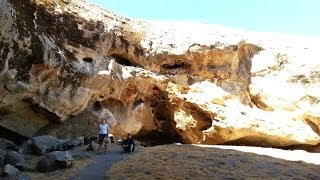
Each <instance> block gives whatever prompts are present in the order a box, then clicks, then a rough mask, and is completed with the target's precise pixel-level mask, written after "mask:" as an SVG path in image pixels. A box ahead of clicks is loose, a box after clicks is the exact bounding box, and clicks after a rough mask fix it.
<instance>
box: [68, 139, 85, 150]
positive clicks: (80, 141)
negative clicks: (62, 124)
mask: <svg viewBox="0 0 320 180" xmlns="http://www.w3.org/2000/svg"><path fill="white" fill-rule="evenodd" d="M83 144H84V137H77V138H75V139H71V140H69V141H67V142H66V143H65V147H66V148H67V149H73V148H76V147H77V146H81V145H83Z"/></svg>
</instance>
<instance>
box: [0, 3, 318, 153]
mask: <svg viewBox="0 0 320 180" xmlns="http://www.w3.org/2000/svg"><path fill="white" fill-rule="evenodd" d="M0 17H2V20H1V22H0V28H1V31H0V37H2V38H1V40H0V44H1V47H2V49H3V50H2V51H1V53H0V57H1V59H3V62H1V63H0V107H1V109H0V110H1V111H0V112H1V117H2V119H3V120H2V121H0V125H1V126H3V127H6V128H7V129H10V130H12V131H15V132H18V133H19V134H21V135H24V136H27V137H30V136H34V134H53V135H55V136H57V137H59V138H68V139H71V138H75V137H79V136H85V137H87V136H90V135H93V134H96V130H97V121H98V120H99V119H101V117H105V118H106V119H107V122H108V124H109V125H110V130H111V131H112V133H113V134H114V135H115V136H117V137H122V136H125V135H126V134H127V133H132V134H133V135H134V136H135V138H137V139H138V140H141V141H148V142H151V144H161V143H174V142H183V143H206V144H225V143H228V144H247V145H259V146H273V147H274V146H278V147H284V146H292V145H308V146H316V145H317V144H319V143H320V135H319V134H320V133H319V132H320V111H319V99H320V94H319V92H320V81H319V79H320V78H319V77H320V76H319V72H320V71H319V63H318V62H317V57H318V53H319V51H320V40H319V39H316V38H314V39H308V38H299V37H294V36H279V35H275V34H268V33H254V32H245V31H242V30H233V29H228V28H223V27H220V26H216V25H209V24H203V23H186V22H157V21H140V20H133V19H129V18H125V17H121V16H119V15H117V14H114V13H112V12H110V11H107V10H103V9H101V8H99V7H97V6H93V5H90V4H88V3H86V2H85V1H64V0H56V1H43V0H35V1H21V2H20V1H9V0H2V1H0ZM195 29H196V30H195ZM17 114H18V115H17ZM57 122H60V123H62V122H63V124H58V123H57ZM21 124H25V126H21ZM45 139H48V140H49V141H43V140H45ZM38 141H39V142H37V143H35V144H34V147H35V149H36V152H37V154H44V153H46V152H49V151H51V150H52V148H53V147H54V145H55V143H54V141H56V140H55V139H54V138H51V137H46V138H43V139H39V140H38ZM70 142H71V141H70ZM61 148H63V143H61V144H59V146H57V148H56V149H61Z"/></svg>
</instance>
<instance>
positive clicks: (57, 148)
mask: <svg viewBox="0 0 320 180" xmlns="http://www.w3.org/2000/svg"><path fill="white" fill-rule="evenodd" d="M67 142H68V141H67V140H60V141H58V142H57V143H56V144H55V145H54V146H53V151H65V150H67V147H66V143H67Z"/></svg>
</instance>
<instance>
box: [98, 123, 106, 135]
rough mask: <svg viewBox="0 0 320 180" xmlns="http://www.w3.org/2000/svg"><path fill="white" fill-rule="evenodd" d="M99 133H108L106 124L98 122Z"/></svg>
mask: <svg viewBox="0 0 320 180" xmlns="http://www.w3.org/2000/svg"><path fill="white" fill-rule="evenodd" d="M99 134H108V124H99Z"/></svg>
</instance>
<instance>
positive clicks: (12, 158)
mask: <svg viewBox="0 0 320 180" xmlns="http://www.w3.org/2000/svg"><path fill="white" fill-rule="evenodd" d="M18 163H25V160H24V158H23V157H22V155H21V154H19V153H17V152H15V151H8V152H7V154H6V155H5V156H4V159H3V165H6V164H11V165H13V166H15V165H16V164H18Z"/></svg>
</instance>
